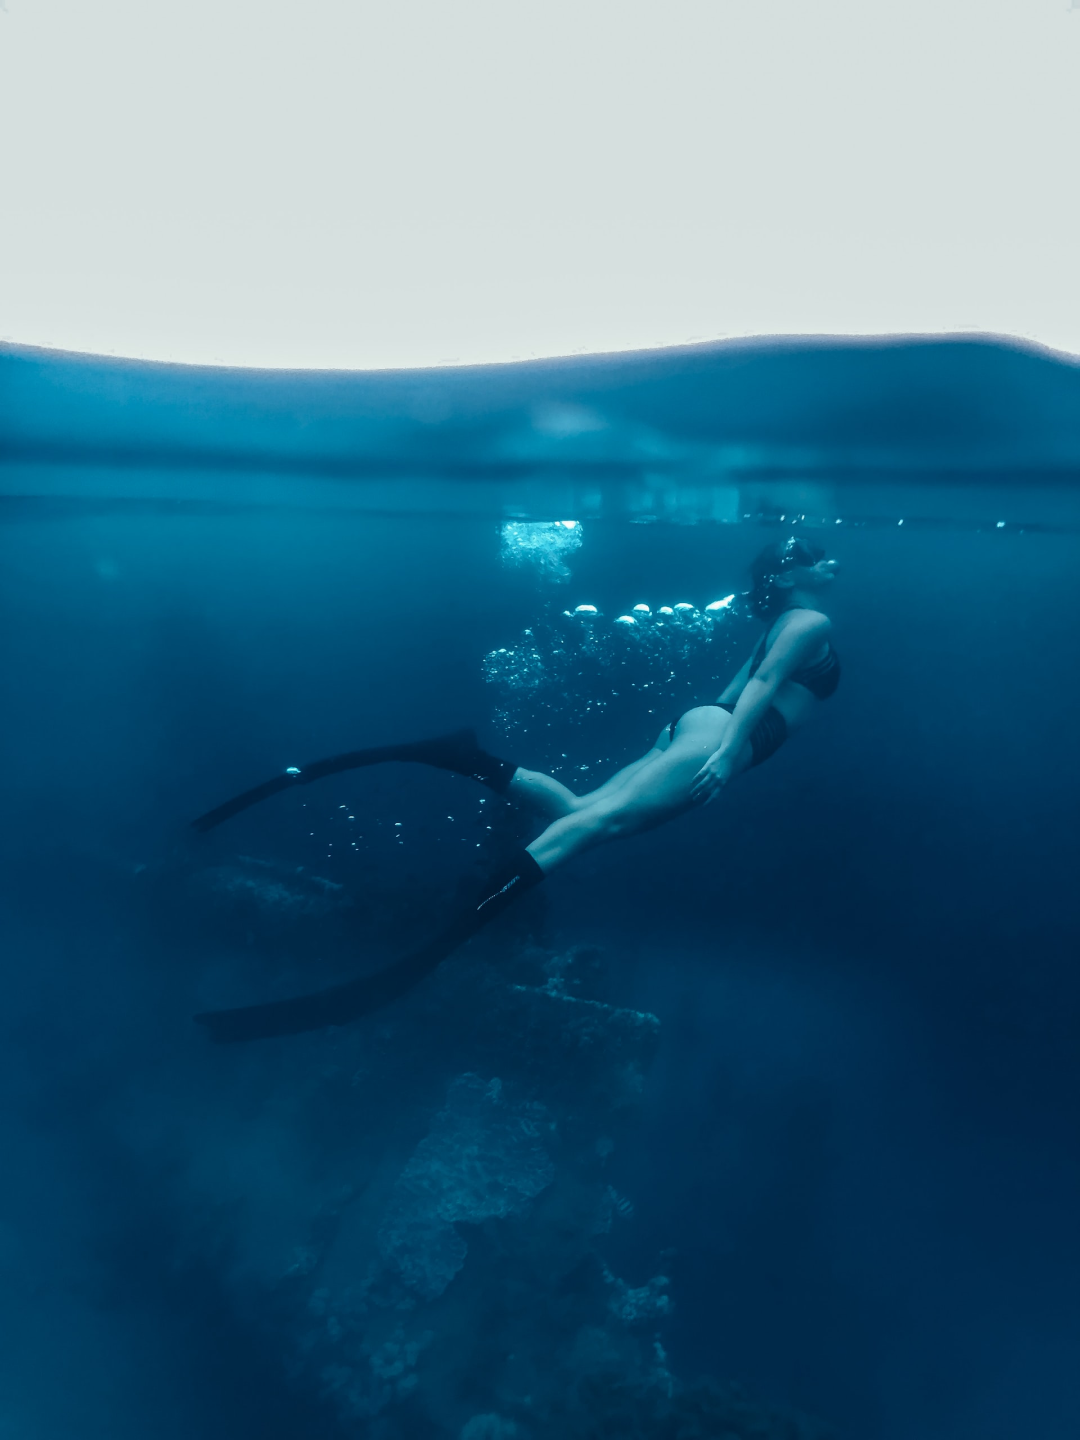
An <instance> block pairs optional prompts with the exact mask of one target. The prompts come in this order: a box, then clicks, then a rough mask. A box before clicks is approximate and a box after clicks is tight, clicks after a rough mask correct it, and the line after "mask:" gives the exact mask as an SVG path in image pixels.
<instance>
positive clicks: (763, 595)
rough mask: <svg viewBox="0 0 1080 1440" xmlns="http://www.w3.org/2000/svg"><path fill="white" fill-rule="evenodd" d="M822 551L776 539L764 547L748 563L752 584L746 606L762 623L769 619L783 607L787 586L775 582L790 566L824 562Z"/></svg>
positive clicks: (802, 544)
mask: <svg viewBox="0 0 1080 1440" xmlns="http://www.w3.org/2000/svg"><path fill="white" fill-rule="evenodd" d="M824 557H825V551H824V550H823V549H822V548H821V546H820V545H808V544H807V542H806V541H805V540H797V539H796V538H795V536H794V535H793V536H792V537H791V539H790V540H777V541H776V542H775V543H774V544H772V545H766V547H765V549H764V550H762V552H761V554H760V555H755V556H754V558H753V560H752V561H751V562H750V579H751V580H752V581H753V585H752V587H751V589H750V591H749V594H748V595H747V597H746V598H747V603H748V604H749V606H750V609H751V610H752V611H753V613H754V614H755V615H756V616H757V617H758V618H759V619H761V620H770V619H771V618H772V617H773V616H774V615H778V614H779V613H780V611H781V610H782V609H783V608H784V594H785V590H786V587H785V586H779V585H777V584H776V581H777V580H778V579H779V577H780V576H781V575H782V574H783V573H784V571H785V570H786V569H787V568H788V567H789V566H791V565H816V564H817V562H818V561H819V560H822V559H824Z"/></svg>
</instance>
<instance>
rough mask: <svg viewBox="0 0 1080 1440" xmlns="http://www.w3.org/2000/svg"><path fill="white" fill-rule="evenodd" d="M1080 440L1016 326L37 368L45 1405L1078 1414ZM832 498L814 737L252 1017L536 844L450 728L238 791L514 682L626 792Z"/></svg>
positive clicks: (33, 1103) (20, 793) (381, 1412)
mask: <svg viewBox="0 0 1080 1440" xmlns="http://www.w3.org/2000/svg"><path fill="white" fill-rule="evenodd" d="M1078 485H1080V372H1078V370H1077V368H1076V367H1075V366H1073V365H1070V364H1067V363H1065V362H1062V361H1060V360H1055V359H1053V358H1052V357H1049V356H1046V355H1043V354H1039V353H1037V352H1031V351H1026V350H1023V349H1020V348H1016V347H1010V346H1007V345H1003V344H997V343H991V342H986V341H977V340H974V339H972V340H970V341H962V342H959V341H958V342H907V343H902V344H900V343H898V344H894V345H870V344H858V345H843V344H835V343H830V344H798V345H765V344H761V345H733V346H720V347H701V348H697V349H694V350H688V351H673V352H662V353H658V354H651V355H643V356H612V357H600V358H588V359H578V360H568V361H559V362H542V363H540V362H538V363H535V364H530V365H521V366H506V367H490V368H487V369H468V370H460V371H440V372H430V373H411V374H410V373H398V374H394V373H389V372H388V373H386V374H383V375H374V376H347V375H319V374H296V375H280V374H258V373H245V372H229V371H199V370H189V369H184V368H182V367H169V366H152V365H140V364H134V363H131V362H120V361H109V360H102V359H87V358H81V357H65V356H57V355H49V354H44V353H41V352H31V351H26V350H19V349H16V348H11V347H8V348H7V349H5V350H2V351H0V519H2V524H0V546H2V547H3V564H2V565H0V586H2V587H3V588H2V596H3V614H4V619H5V624H4V627H3V642H2V643H3V663H2V666H0V675H2V683H3V705H2V714H3V725H4V742H5V743H4V755H5V757H6V760H7V763H6V765H5V766H4V773H3V782H2V784H3V812H4V815H5V819H6V824H5V826H4V830H3V834H4V866H3V873H4V884H3V898H2V904H3V911H2V913H3V933H4V946H3V953H4V957H5V974H6V986H5V1000H6V1004H5V1006H4V1009H3V1016H2V1021H0V1023H2V1027H3V1036H4V1043H3V1046H2V1048H0V1063H2V1066H3V1085H4V1094H5V1101H6V1103H5V1105H4V1106H3V1110H2V1118H0V1126H2V1144H3V1154H4V1158H5V1165H4V1177H5V1178H4V1181H3V1184H2V1186H0V1260H2V1266H3V1275H4V1281H5V1283H4V1285H3V1287H2V1288H0V1317H2V1325H3V1334H4V1346H3V1350H4V1357H5V1358H4V1380H3V1385H2V1388H0V1435H2V1436H5V1437H6V1436H7V1435H11V1436H12V1437H22V1436H24V1435H25V1436H33V1437H35V1440H39V1437H42V1440H53V1437H57V1440H60V1437H69V1436H73V1435H77V1436H79V1437H80V1440H97V1437H98V1436H101V1437H105V1436H108V1437H110V1440H128V1437H131V1440H135V1437H138V1440H142V1437H144V1436H146V1435H147V1434H154V1435H155V1436H161V1437H164V1440H171V1437H177V1440H181V1437H183V1440H187V1437H189V1436H192V1435H196V1434H197V1435H199V1436H200V1437H209V1440H216V1437H219V1436H220V1437H222V1440H224V1437H226V1436H228V1437H233V1436H235V1435H238V1434H240V1435H248V1434H250V1435H258V1436H260V1437H278V1436H280V1437H293V1436H301V1435H302V1436H304V1437H326V1440H338V1437H365V1440H366V1437H371V1440H397V1437H399V1436H400V1437H403V1440H411V1437H413V1436H417V1437H432V1440H457V1437H459V1436H461V1437H463V1440H485V1437H487V1440H498V1437H501V1440H511V1437H518V1440H547V1437H554V1436H560V1437H562V1436H570V1437H574V1436H583V1437H584V1436H589V1437H591V1436H594V1435H595V1436H600V1435H611V1436H623V1435H628V1436H641V1437H652V1436H662V1437H664V1440H675V1437H679V1440H683V1437H689V1436H698V1435H702V1436H705V1435H708V1436H714V1435H715V1436H718V1437H719V1436H724V1437H732V1436H737V1437H750V1436H768V1437H774V1436H775V1437H780V1436H784V1437H800V1440H802V1437H811V1436H814V1437H824V1436H826V1435H835V1436H839V1437H852V1440H855V1437H857V1440H915V1437H918V1440H1015V1437H1016V1436H1018V1435H1037V1436H1039V1437H1040V1440H1057V1437H1062V1440H1064V1437H1072V1436H1074V1435H1075V1434H1076V1433H1077V1429H1078V1426H1080V1383H1078V1381H1077V1378H1076V1367H1075V1365H1074V1363H1073V1360H1072V1357H1073V1356H1074V1354H1075V1349H1076V1344H1077V1340H1078V1338H1080V1316H1078V1314H1077V1308H1076V1301H1075V1295H1076V1293H1077V1289H1078V1284H1077V1282H1078V1280H1080V1254H1078V1249H1080V1246H1078V1241H1077V1238H1076V1226H1075V1215H1076V1213H1077V1208H1078V1205H1080V1163H1078V1159H1077V1152H1076V1113H1077V1103H1078V1099H1080V1093H1078V1091H1080V1062H1078V1059H1077V1046H1076V1039H1075V1037H1076V1034H1077V1030H1078V1024H1080V982H1078V981H1077V979H1076V975H1075V957H1076V954H1077V943H1076V941H1077V905H1076V886H1075V868H1076V865H1075V853H1076V847H1075V841H1074V829H1075V823H1076V815H1077V813H1078V812H1077V797H1078V790H1080V758H1078V750H1077V746H1076V743H1075V737H1074V730H1075V723H1074V710H1075V705H1076V698H1077V693H1076V692H1077V678H1076V666H1075V634H1074V632H1075V616H1076V613H1077V600H1078V596H1077V588H1078V561H1080V543H1078V536H1080V489H1078ZM563 522H570V523H563ZM791 533H797V534H805V535H806V536H808V537H809V538H812V539H814V540H815V541H816V542H817V543H821V544H824V545H826V546H827V547H828V549H829V552H830V553H831V554H833V555H835V556H836V558H837V559H838V560H839V561H840V563H841V566H842V572H843V573H842V577H841V580H840V582H839V583H838V585H837V587H836V591H835V602H834V605H833V618H834V625H835V641H836V645H837V649H838V650H839V652H840V654H841V656H842V659H843V664H844V677H843V683H842V686H841V688H840V690H839V691H838V693H837V695H836V697H835V698H834V699H833V700H831V701H830V702H829V703H828V705H827V706H826V707H824V709H823V711H822V714H821V717H820V719H819V720H817V721H816V722H815V723H814V725H813V726H810V727H807V729H806V730H805V731H804V732H801V733H800V734H798V735H797V736H796V737H794V738H793V739H792V741H791V742H790V743H789V744H788V745H787V746H785V747H784V748H783V749H782V750H781V751H780V752H779V753H778V754H777V755H776V756H775V757H774V758H773V759H771V760H770V761H769V762H768V764H767V765H765V766H763V767H761V768H760V769H759V770H756V771H754V772H753V773H751V774H749V775H747V776H745V777H742V778H741V779H740V780H739V781H738V783H737V784H735V785H733V786H732V787H731V789H730V790H729V791H728V792H727V793H726V794H725V796H724V798H723V801H722V802H721V803H720V804H718V805H715V806H712V807H709V808H708V809H706V810H703V811H701V812H699V813H695V814H692V815H690V816H688V817H685V818H683V819H681V820H679V821H677V822H674V823H672V824H671V825H670V826H668V827H665V828H663V829H660V830H657V831H655V832H652V833H650V834H647V835H642V836H639V837H637V838H635V839H632V840H628V841H624V842H621V843H619V844H617V845H612V846H610V847H607V848H604V849H598V850H595V851H593V852H590V853H589V854H588V855H586V856H585V857H583V858H582V859H581V860H580V861H579V862H578V863H577V864H575V865H573V866H571V867H567V868H566V869H565V870H564V871H559V872H557V873H556V874H555V875H553V876H552V878H551V879H550V880H549V881H548V882H547V883H546V884H545V885H544V886H543V887H542V889H541V891H540V892H538V893H537V894H535V895H533V896H530V897H529V898H528V900H527V901H525V902H523V903H522V905H521V907H520V910H518V911H512V912H511V913H510V914H508V915H507V916H506V917H504V918H503V919H501V920H500V921H499V922H497V924H496V925H494V926H492V927H491V929H490V930H489V931H487V932H485V933H484V934H483V935H482V936H481V937H479V938H478V939H477V940H476V941H474V942H472V943H471V944H470V946H469V947H468V948H467V949H465V950H463V951H462V952H460V953H459V954H458V955H457V956H455V957H453V958H451V959H450V960H447V961H446V962H445V963H444V965H443V966H442V967H441V968H440V970H439V971H438V972H437V973H436V974H435V975H434V976H432V977H431V978H430V979H429V980H428V981H426V982H425V983H424V984H423V985H422V986H420V987H418V988H417V990H416V991H414V992H413V993H412V994H410V995H409V996H407V997H406V998H405V999H404V1000H402V1001H401V1002H400V1003H399V1004H397V1005H395V1006H393V1007H390V1008H388V1009H387V1010H384V1011H382V1012H380V1013H378V1014H377V1015H374V1016H371V1017H368V1018H367V1019H364V1020H361V1021H358V1022H356V1023H355V1024H354V1025H352V1026H348V1027H341V1028H338V1029H333V1030H329V1031H325V1032H320V1033H315V1034H311V1035H303V1036H297V1037H292V1038H284V1039H278V1040H272V1041H264V1042H258V1043H255V1044H252V1045H250V1046H240V1047H220V1048H215V1047H213V1046H211V1045H209V1043H208V1042H207V1041H206V1039H205V1037H204V1036H203V1034H202V1033H201V1032H200V1031H199V1030H198V1029H197V1028H196V1027H195V1026H194V1025H193V1024H192V1021H191V1016H192V1014H193V1013H194V1012H195V1011H197V1010H201V1009H204V1008H206V1007H207V1006H215V1005H228V1004H242V1003H245V1002H248V1001H254V1000H262V999H268V998H277V997H279V996H284V995H289V994H294V993H297V992H298V991H303V990H307V989H312V988H317V987H319V986H322V985H327V984H331V983H333V982H335V981H337V980H339V979H341V978H343V977H346V976H349V975H352V974H354V973H356V972H357V971H358V970H365V969H368V968H372V967H374V966H376V965H378V964H381V963H383V962H385V961H387V960H390V959H392V958H393V957H394V956H395V955H397V954H400V953H402V951H403V950H405V949H407V948H408V947H409V946H411V945H412V944H414V943H415V942H416V941H417V940H419V939H422V938H423V937H424V936H426V935H427V934H429V933H430V931H431V929H432V927H433V926H434V925H436V924H437V923H438V919H439V916H440V915H442V914H443V913H445V912H446V911H447V910H448V908H449V907H451V906H452V905H453V903H454V899H455V895H456V893H457V888H458V886H459V884H460V883H461V881H462V879H463V877H464V878H468V877H470V876H473V875H475V874H477V873H480V872H481V871H482V870H483V869H484V867H485V866H487V865H488V864H489V863H491V862H492V860H493V859H497V857H498V856H499V855H500V854H501V853H504V852H505V851H506V849H507V848H508V847H511V846H513V845H514V844H515V843H518V842H520V840H522V839H525V838H531V835H532V834H533V833H535V831H536V829H537V828H538V827H537V826H536V825H535V823H534V822H532V821H530V820H529V818H528V817H527V816H525V815H522V814H521V813H520V812H519V811H517V810H515V809H514V808H512V807H510V806H508V805H506V804H505V803H504V802H503V801H501V800H499V799H498V798H497V797H494V796H491V795H490V794H488V793H487V792H485V791H484V790H483V789H481V787H479V786H477V785H475V784H474V783H473V782H471V781H469V780H467V779H463V778H460V777H456V776H451V775H447V774H444V773H441V772H436V771H432V770H427V769H423V768H421V767H417V766H398V765H394V766H385V767H381V768H379V769H373V770H365V771H358V772H354V773H350V774H345V775H341V776H338V777H333V778H332V779H329V780H327V781H325V782H323V783H322V784H321V785H319V786H312V787H311V788H310V789H297V790H296V791H294V792H290V793H288V794H285V795H282V796H278V797H277V798H276V799H275V800H274V801H273V802H270V803H268V804H267V805H265V806H263V807H259V808H256V809H253V810H251V811H249V812H246V813H245V814H243V815H241V816H238V817H237V818H236V819H235V820H234V821H232V822H230V824H229V825H228V826H224V827H222V829H221V830H220V831H217V832H214V833H213V834H212V835H209V836H206V837H196V836H193V835H192V834H191V832H190V827H189V825H188V822H189V821H190V820H191V819H192V818H193V817H194V816H196V815H198V814H200V813H201V812H202V811H204V810H206V809H207V808H209V807H210V806H212V805H214V804H216V803H218V802H219V801H221V800H223V799H224V798H226V797H227V796H229V795H231V794H233V793H235V792H236V791H238V790H240V789H243V788H245V787H246V786H248V785H252V784H255V783H257V782H259V781H261V780H263V779H265V778H267V777H268V776H271V775H274V774H278V773H280V772H281V771H283V770H284V769H285V768H286V767H287V766H290V765H303V764H304V763H305V762H307V761H310V760H312V759H314V758H316V757H319V756H322V755H330V754H334V753H336V752H339V751H343V750H348V749H352V748H355V747H357V746H360V745H367V744H380V743H384V742H386V741H390V740H393V739H396V738H413V737H418V736H424V735H428V734H435V733H439V732H442V731H447V730H451V729H454V728H456V727H459V726H465V725H475V726H476V727H477V728H478V729H479V731H480V734H481V738H482V740H483V742H484V743H485V744H486V745H487V747H488V748H489V749H491V750H493V751H495V752H496V753H499V754H503V755H505V756H507V757H508V758H510V759H513V760H515V761H520V762H521V763H523V764H526V765H528V766H530V767H532V768H537V769H548V770H550V771H551V772H552V773H555V774H557V775H558V776H559V777H560V778H562V779H563V780H564V781H565V782H566V783H567V784H570V785H571V786H574V787H575V788H588V787H589V786H591V785H592V784H593V783H595V780H596V779H597V778H602V777H603V776H604V775H605V774H607V773H610V771H611V770H613V769H615V768H616V767H618V766H619V765H621V764H624V763H626V762H627V761H629V760H630V759H632V758H634V757H635V756H636V755H638V754H640V753H642V752H643V751H644V750H645V749H646V748H647V747H648V745H649V744H650V743H651V741H652V739H653V738H654V737H655V735H656V733H657V731H658V730H659V728H660V726H661V724H663V723H665V722H666V721H667V720H668V719H670V718H672V716H673V715H676V714H678V713H679V712H680V710H681V709H684V708H686V707H687V705H689V704H692V703H693V702H694V701H695V700H701V699H710V698H713V696H714V695H715V694H716V693H717V691H718V689H719V688H720V685H721V684H723V683H725V682H726V679H727V678H728V677H729V675H730V674H731V673H732V671H733V670H734V669H735V668H737V666H738V664H739V663H741V660H742V658H743V657H744V656H745V654H746V653H747V651H748V649H749V648H750V646H751V645H752V644H753V643H754V640H755V639H756V636H757V634H758V632H759V628H760V627H758V626H755V625H754V624H753V623H752V622H751V621H750V619H749V618H748V617H747V616H746V614H745V612H744V610H743V609H742V608H741V607H740V606H739V604H738V602H737V598H736V600H735V601H734V602H732V603H722V604H721V605H720V606H719V607H718V608H715V609H713V610H711V611H710V610H709V609H708V608H707V607H708V606H709V605H710V604H715V603H716V602H727V601H728V597H730V596H735V597H738V595H739V593H740V592H741V591H742V590H744V589H745V588H746V583H747V582H746V578H745V568H746V565H747V563H748V561H749V559H750V558H751V557H752V555H753V554H754V553H755V552H756V551H757V550H758V549H760V548H761V546H762V545H763V544H765V543H767V542H768V541H770V540H774V539H780V538H785V537H786V536H787V535H789V534H791ZM680 604H681V605H683V606H688V607H691V608H689V609H683V610H677V609H676V608H675V607H676V606H677V605H680ZM579 606H585V607H594V610H590V609H585V610H579V609H578V607H579ZM634 606H647V607H648V614H646V613H645V611H643V610H639V611H637V612H636V613H635V611H634V608H633V607H634ZM664 607H666V608H667V609H669V610H670V611H671V614H670V615H666V614H664V613H663V610H664ZM594 611H595V613H594ZM628 616H629V617H631V618H632V619H633V622H634V623H633V624H632V625H631V624H629V623H627V621H626V619H625V618H624V617H628ZM718 682H719V683H718Z"/></svg>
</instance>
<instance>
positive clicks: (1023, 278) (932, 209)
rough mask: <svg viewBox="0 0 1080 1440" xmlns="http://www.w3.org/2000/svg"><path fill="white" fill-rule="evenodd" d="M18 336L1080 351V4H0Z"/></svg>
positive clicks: (189, 344)
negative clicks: (902, 341) (850, 338)
mask: <svg viewBox="0 0 1080 1440" xmlns="http://www.w3.org/2000/svg"><path fill="white" fill-rule="evenodd" d="M0 121H2V125H3V132H2V133H3V144H2V145H0V206H2V212H3V213H2V215H0V338H3V339H7V340H14V341H19V342H25V343H30V344H35V345H55V346H60V347H63V348H67V349H75V350H93V351H106V352H113V353H116V354H121V355H132V356H147V357H154V358H161V359H175V360H186V361H211V362H225V363H230V364H241V365H301V366H347V367H368V366H386V365H426V364H435V363H442V362H447V361H474V360H500V359H509V358H512V357H518V356H528V355H551V354H564V353H569V352H573V351H581V350H612V349H623V348H628V347H637V346H645V345H663V344H673V343H678V342H681V341H687V340H694V339H712V338H716V337H722V336H738V335H767V334H787V335H791V334H884V333H894V334H895V333H911V332H922V333H925V332H952V331H957V330H982V331H991V332H995V333H998V334H1005V335H1014V336H1019V337H1024V338H1028V339H1032V340H1037V341H1040V342H1042V343H1044V344H1046V345H1049V346H1053V347H1055V348H1058V349H1062V350H1068V351H1072V352H1080V0H982V3H979V0H888V3H882V0H651V3H637V0H542V3H534V0H382V3H378V4H374V3H369V0H292V3H281V0H185V3H171V4H166V3H161V0H0Z"/></svg>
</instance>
